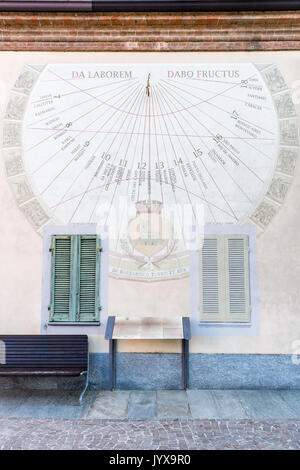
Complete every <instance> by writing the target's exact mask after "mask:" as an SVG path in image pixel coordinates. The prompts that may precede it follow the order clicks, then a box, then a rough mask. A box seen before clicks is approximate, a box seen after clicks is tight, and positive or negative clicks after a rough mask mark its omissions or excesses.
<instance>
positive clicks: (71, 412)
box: [0, 390, 97, 419]
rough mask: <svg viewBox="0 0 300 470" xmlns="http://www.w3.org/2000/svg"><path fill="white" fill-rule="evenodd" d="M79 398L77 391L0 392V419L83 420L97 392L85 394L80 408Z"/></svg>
mask: <svg viewBox="0 0 300 470" xmlns="http://www.w3.org/2000/svg"><path fill="white" fill-rule="evenodd" d="M79 396H80V392H78V391H76V392H73V391H61V390H60V391H57V390H51V391H49V390H14V391H12V390H6V391H3V390H1V391H0V418H9V417H18V418H69V419H75V418H85V417H86V415H87V413H88V411H89V408H90V406H91V404H92V403H93V401H94V400H95V398H96V396H97V392H95V391H89V392H87V393H86V394H85V396H84V399H83V402H82V406H80V404H79Z"/></svg>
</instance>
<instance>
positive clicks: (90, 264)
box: [49, 235, 101, 322]
mask: <svg viewBox="0 0 300 470" xmlns="http://www.w3.org/2000/svg"><path fill="white" fill-rule="evenodd" d="M50 250H51V256H52V259H51V302H50V307H49V309H50V321H51V322H98V321H99V312H100V309H101V307H100V295H99V284H100V255H101V241H100V239H99V237H97V236H95V235H71V236H66V235H64V236H61V235H54V236H53V237H52V245H51V249H50Z"/></svg>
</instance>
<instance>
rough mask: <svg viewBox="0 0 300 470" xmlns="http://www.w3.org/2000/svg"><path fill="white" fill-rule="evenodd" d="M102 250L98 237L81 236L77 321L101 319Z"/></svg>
mask: <svg viewBox="0 0 300 470" xmlns="http://www.w3.org/2000/svg"><path fill="white" fill-rule="evenodd" d="M100 250H101V246H100V239H99V238H98V237H96V236H93V235H82V236H80V240H79V276H78V277H79V279H78V304H77V305H78V310H77V321H81V322H90V321H98V320H99V308H100V304H99V281H100V253H101V251H100Z"/></svg>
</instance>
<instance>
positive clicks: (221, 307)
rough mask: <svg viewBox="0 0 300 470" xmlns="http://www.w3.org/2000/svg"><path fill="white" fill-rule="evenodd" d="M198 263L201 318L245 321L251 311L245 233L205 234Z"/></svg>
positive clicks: (247, 249) (219, 320)
mask: <svg viewBox="0 0 300 470" xmlns="http://www.w3.org/2000/svg"><path fill="white" fill-rule="evenodd" d="M199 266H200V295H199V299H200V321H201V322H211V323H222V322H224V323H226V322H228V323H248V322H249V321H250V313H251V306H250V289H249V243H248V236H246V235H218V236H213V235H208V236H205V238H204V242H203V247H202V250H201V251H200V263H199Z"/></svg>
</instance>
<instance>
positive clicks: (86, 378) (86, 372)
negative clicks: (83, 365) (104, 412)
mask: <svg viewBox="0 0 300 470" xmlns="http://www.w3.org/2000/svg"><path fill="white" fill-rule="evenodd" d="M80 375H85V376H86V377H85V386H84V389H83V390H82V393H81V395H80V397H79V403H80V405H82V399H83V395H84V394H85V392H86V391H87V388H88V385H89V374H88V371H84V372H81V374H80Z"/></svg>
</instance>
